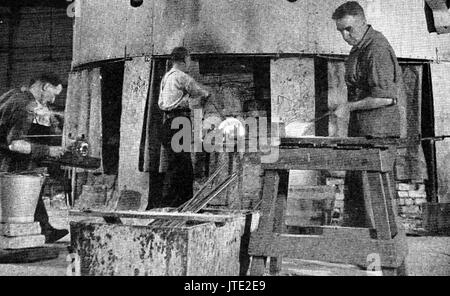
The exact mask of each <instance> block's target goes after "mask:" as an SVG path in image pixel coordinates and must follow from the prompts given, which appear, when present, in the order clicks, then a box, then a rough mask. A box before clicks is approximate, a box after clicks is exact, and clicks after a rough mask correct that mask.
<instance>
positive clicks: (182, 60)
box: [170, 47, 191, 68]
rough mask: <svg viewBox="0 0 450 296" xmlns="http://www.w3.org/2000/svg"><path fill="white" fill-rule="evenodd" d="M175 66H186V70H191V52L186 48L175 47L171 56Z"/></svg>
mask: <svg viewBox="0 0 450 296" xmlns="http://www.w3.org/2000/svg"><path fill="white" fill-rule="evenodd" d="M170 57H171V60H172V63H173V64H180V65H182V64H184V66H185V67H186V68H189V65H190V63H191V57H190V55H189V51H188V50H187V48H185V47H175V48H174V49H173V50H172V53H171V54H170Z"/></svg>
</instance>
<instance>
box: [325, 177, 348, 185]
mask: <svg viewBox="0 0 450 296" xmlns="http://www.w3.org/2000/svg"><path fill="white" fill-rule="evenodd" d="M326 184H327V186H333V185H344V179H343V178H327V180H326Z"/></svg>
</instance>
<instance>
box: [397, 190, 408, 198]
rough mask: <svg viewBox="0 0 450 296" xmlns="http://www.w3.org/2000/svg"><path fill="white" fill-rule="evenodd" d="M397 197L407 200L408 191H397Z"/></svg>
mask: <svg viewBox="0 0 450 296" xmlns="http://www.w3.org/2000/svg"><path fill="white" fill-rule="evenodd" d="M397 193H398V197H400V198H408V197H409V191H397Z"/></svg>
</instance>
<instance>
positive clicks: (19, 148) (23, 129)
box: [6, 102, 64, 159]
mask: <svg viewBox="0 0 450 296" xmlns="http://www.w3.org/2000/svg"><path fill="white" fill-rule="evenodd" d="M33 118H34V114H33V111H32V107H31V106H30V105H29V104H24V103H23V102H20V103H18V104H15V105H13V106H12V108H11V120H12V122H14V125H13V126H12V127H11V129H10V130H9V132H8V135H7V137H6V140H7V144H8V148H9V150H11V151H13V152H17V153H21V154H29V155H30V156H31V158H33V159H42V158H44V157H45V156H51V157H59V156H61V155H62V153H63V152H64V151H63V149H62V148H61V147H58V146H47V145H41V144H35V143H30V142H28V141H25V140H23V139H22V138H23V137H24V136H25V135H27V133H28V131H29V130H30V128H31V124H32V123H33Z"/></svg>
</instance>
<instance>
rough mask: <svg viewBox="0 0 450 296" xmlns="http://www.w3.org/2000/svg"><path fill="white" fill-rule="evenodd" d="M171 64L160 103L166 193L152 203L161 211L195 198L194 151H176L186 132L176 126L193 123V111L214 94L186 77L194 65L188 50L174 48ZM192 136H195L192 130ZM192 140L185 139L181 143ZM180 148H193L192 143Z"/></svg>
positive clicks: (164, 187)
mask: <svg viewBox="0 0 450 296" xmlns="http://www.w3.org/2000/svg"><path fill="white" fill-rule="evenodd" d="M171 60H172V64H173V66H172V68H171V69H170V70H169V71H168V72H167V73H166V74H165V75H164V77H163V78H162V81H161V90H160V94H159V100H158V105H159V108H160V109H161V110H162V111H163V112H164V119H163V127H162V131H161V134H162V136H161V142H162V150H163V151H162V153H161V154H162V157H161V164H160V168H161V171H162V172H164V173H165V177H164V184H163V192H162V197H161V200H160V201H155V200H152V201H151V202H152V204H153V206H154V207H161V208H162V207H178V206H180V205H182V204H183V203H184V202H186V201H187V200H189V199H190V198H192V196H193V182H194V172H193V167H192V160H191V151H190V149H189V151H184V150H183V151H178V149H174V148H175V147H173V145H172V139H173V137H174V135H176V134H177V133H179V132H181V131H182V127H181V126H172V123H173V122H174V120H176V119H177V118H178V119H179V118H181V117H184V118H186V119H187V120H188V121H189V122H190V115H191V108H193V106H198V107H202V106H204V103H205V102H206V100H207V98H208V97H209V96H210V94H211V92H210V91H209V90H208V89H207V87H206V86H203V85H201V84H199V83H198V82H196V81H195V79H194V78H192V77H191V76H190V75H189V74H187V73H186V72H187V70H188V69H189V65H190V62H191V58H190V55H189V51H188V50H187V49H186V48H184V47H176V48H174V49H173V51H172V53H171ZM185 122H186V121H185ZM191 127H192V126H191ZM189 132H192V128H191V129H189ZM190 139H191V137H190V136H189V137H185V138H183V137H182V138H181V141H186V140H189V141H190ZM177 145H179V146H178V147H180V146H185V147H186V146H188V147H191V143H190V142H189V143H184V145H183V143H177Z"/></svg>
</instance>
